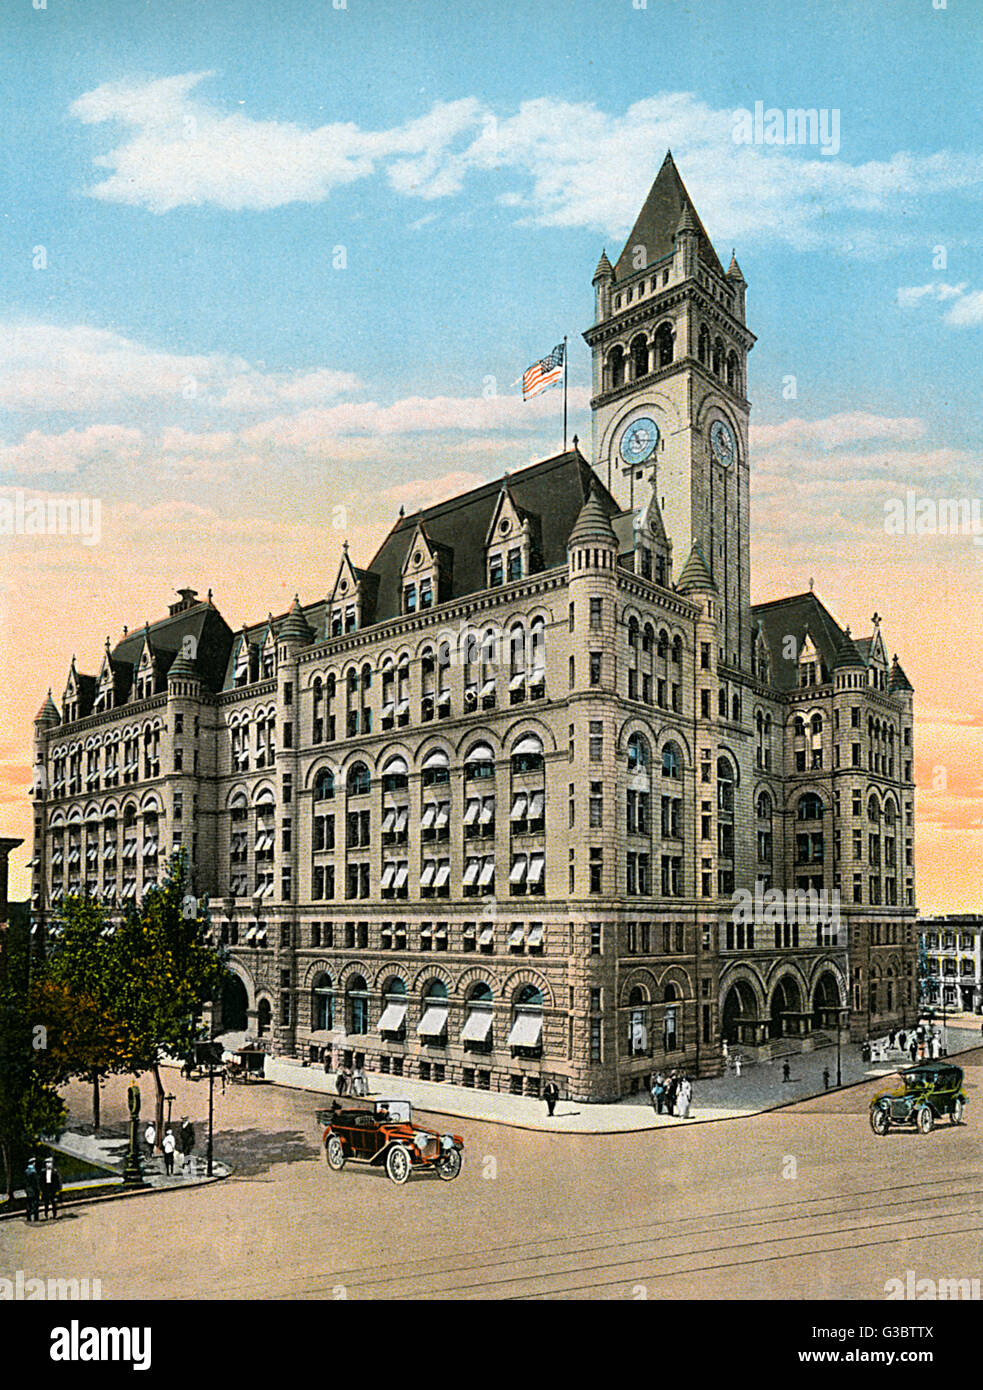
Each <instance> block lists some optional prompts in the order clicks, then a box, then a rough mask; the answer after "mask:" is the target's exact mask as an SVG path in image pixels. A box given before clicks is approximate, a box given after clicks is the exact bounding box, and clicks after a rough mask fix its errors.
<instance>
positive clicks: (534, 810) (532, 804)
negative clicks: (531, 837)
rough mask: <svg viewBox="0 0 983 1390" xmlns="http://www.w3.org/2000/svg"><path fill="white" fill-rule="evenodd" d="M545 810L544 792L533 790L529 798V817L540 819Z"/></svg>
mask: <svg viewBox="0 0 983 1390" xmlns="http://www.w3.org/2000/svg"><path fill="white" fill-rule="evenodd" d="M545 810H546V793H545V792H533V794H532V796H531V797H530V798H529V819H530V820H542V818H543V814H544V812H545Z"/></svg>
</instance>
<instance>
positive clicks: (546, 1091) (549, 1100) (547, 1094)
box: [543, 1081, 560, 1119]
mask: <svg viewBox="0 0 983 1390" xmlns="http://www.w3.org/2000/svg"><path fill="white" fill-rule="evenodd" d="M559 1099H560V1088H559V1086H557V1084H556V1082H555V1081H547V1083H546V1085H545V1086H544V1087H543V1100H545V1102H546V1113H547V1115H548V1116H549V1118H550V1119H552V1118H553V1111H554V1110H555V1109H556V1102H557V1101H558V1100H559Z"/></svg>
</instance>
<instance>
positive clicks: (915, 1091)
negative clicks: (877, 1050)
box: [870, 1062, 966, 1134]
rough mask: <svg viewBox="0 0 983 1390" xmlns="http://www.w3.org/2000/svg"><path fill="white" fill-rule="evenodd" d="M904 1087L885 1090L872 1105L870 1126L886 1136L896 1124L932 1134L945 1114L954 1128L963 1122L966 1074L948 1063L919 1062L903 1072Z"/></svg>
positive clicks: (921, 1132) (877, 1132)
mask: <svg viewBox="0 0 983 1390" xmlns="http://www.w3.org/2000/svg"><path fill="white" fill-rule="evenodd" d="M899 1075H900V1077H901V1080H902V1081H903V1083H904V1084H903V1086H901V1087H899V1088H898V1089H897V1090H893V1091H881V1092H880V1094H879V1095H876V1096H875V1097H874V1099H873V1100H872V1101H871V1103H870V1127H871V1129H872V1130H873V1131H874V1133H875V1134H886V1133H887V1132H888V1130H889V1129H890V1128H891V1126H892V1125H914V1126H915V1128H916V1129H917V1130H918V1131H919V1133H920V1134H928V1133H929V1131H930V1130H931V1129H932V1126H933V1125H934V1124H935V1121H936V1120H940V1119H941V1118H942V1116H943V1115H948V1117H949V1123H950V1124H951V1125H958V1124H961V1123H962V1118H963V1111H964V1110H965V1108H966V1093H965V1091H964V1090H963V1074H962V1069H961V1068H960V1067H954V1066H952V1065H951V1064H950V1063H948V1062H919V1063H918V1064H917V1066H914V1067H905V1068H904V1070H903V1071H901V1072H899Z"/></svg>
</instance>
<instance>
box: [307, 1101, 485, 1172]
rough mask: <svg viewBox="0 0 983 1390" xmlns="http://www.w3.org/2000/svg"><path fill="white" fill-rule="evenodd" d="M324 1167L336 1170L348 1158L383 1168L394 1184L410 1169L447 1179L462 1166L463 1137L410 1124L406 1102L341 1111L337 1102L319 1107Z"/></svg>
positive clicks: (411, 1114) (339, 1169) (384, 1103)
mask: <svg viewBox="0 0 983 1390" xmlns="http://www.w3.org/2000/svg"><path fill="white" fill-rule="evenodd" d="M317 1118H318V1120H319V1121H320V1123H321V1124H323V1125H324V1127H325V1128H324V1134H323V1136H322V1142H323V1144H324V1152H325V1156H326V1157H327V1160H328V1167H329V1168H333V1169H334V1171H335V1172H336V1173H340V1172H341V1170H342V1168H344V1166H345V1164H346V1163H347V1162H349V1160H350V1161H351V1162H353V1163H369V1164H371V1165H373V1166H374V1167H377V1168H385V1170H386V1174H387V1176H388V1177H389V1178H390V1180H391V1181H392V1182H394V1183H404V1182H405V1181H406V1179H407V1178H408V1177H409V1175H410V1173H411V1172H412V1171H413V1170H414V1169H419V1170H420V1171H424V1172H433V1173H436V1174H437V1176H438V1178H443V1180H444V1181H445V1182H450V1181H451V1180H452V1179H454V1178H456V1177H457V1176H458V1175H459V1173H460V1171H461V1169H462V1167H463V1166H464V1140H463V1139H462V1138H461V1136H460V1135H459V1134H439V1133H438V1132H437V1131H436V1130H434V1129H426V1128H424V1127H423V1126H422V1125H418V1124H414V1122H413V1108H412V1106H411V1104H410V1102H409V1101H408V1100H377V1101H375V1102H374V1103H373V1104H372V1106H371V1107H369V1106H366V1107H364V1108H362V1109H358V1110H356V1109H345V1108H342V1106H341V1105H339V1103H338V1102H337V1101H335V1103H334V1105H333V1106H332V1107H331V1109H330V1110H319V1111H318V1112H317Z"/></svg>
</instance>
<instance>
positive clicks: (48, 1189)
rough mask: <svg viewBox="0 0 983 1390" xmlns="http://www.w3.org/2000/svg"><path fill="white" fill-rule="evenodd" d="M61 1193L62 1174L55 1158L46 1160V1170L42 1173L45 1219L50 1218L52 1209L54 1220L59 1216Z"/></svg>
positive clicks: (42, 1197) (42, 1198)
mask: <svg viewBox="0 0 983 1390" xmlns="http://www.w3.org/2000/svg"><path fill="white" fill-rule="evenodd" d="M60 1193H61V1174H60V1173H59V1171H58V1169H57V1168H56V1167H55V1160H54V1159H53V1158H46V1159H45V1160H44V1172H43V1173H42V1174H41V1200H42V1202H43V1203H44V1216H45V1220H47V1219H48V1212H49V1210H50V1212H51V1216H52V1219H53V1220H57V1218H58V1197H59V1194H60Z"/></svg>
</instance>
